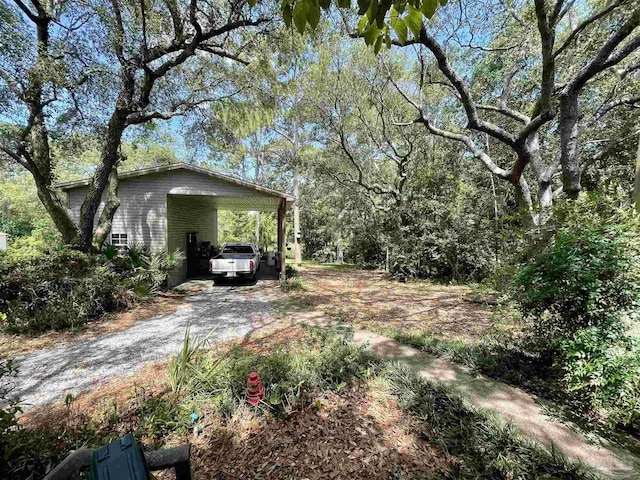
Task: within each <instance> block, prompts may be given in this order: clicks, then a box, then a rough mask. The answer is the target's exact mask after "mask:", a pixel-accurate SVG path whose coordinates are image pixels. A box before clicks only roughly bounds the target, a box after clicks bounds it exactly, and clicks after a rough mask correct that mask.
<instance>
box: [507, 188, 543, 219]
mask: <svg viewBox="0 0 640 480" xmlns="http://www.w3.org/2000/svg"><path fill="white" fill-rule="evenodd" d="M511 184H512V185H513V187H514V189H515V194H516V204H517V205H518V210H519V211H520V216H521V217H522V220H523V221H524V222H525V224H526V225H527V226H529V227H534V226H536V225H537V224H538V216H537V215H536V214H535V212H534V211H533V201H532V200H531V190H530V189H529V184H528V183H527V181H526V180H525V178H524V176H520V179H519V180H518V183H513V182H512V183H511Z"/></svg>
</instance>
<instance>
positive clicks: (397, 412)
mask: <svg viewBox="0 0 640 480" xmlns="http://www.w3.org/2000/svg"><path fill="white" fill-rule="evenodd" d="M319 407H320V408H319ZM423 428H424V425H423V424H421V423H420V422H419V421H417V420H416V419H414V418H413V417H411V416H409V415H407V414H406V413H404V412H403V411H402V410H401V409H400V407H399V406H398V405H397V403H396V402H395V401H394V400H393V399H392V398H391V397H390V396H389V394H388V392H386V391H380V392H375V391H372V390H371V389H369V388H368V387H367V386H366V385H356V386H354V387H349V388H346V389H344V390H342V391H341V392H340V393H328V394H326V395H324V396H323V397H321V399H320V400H318V401H312V402H308V404H307V405H306V406H304V407H303V408H302V409H301V410H300V411H298V412H295V413H293V414H292V415H290V416H289V417H288V418H287V419H284V420H279V419H275V418H272V419H268V420H264V419H263V418H258V417H255V416H253V415H252V413H251V412H250V411H248V410H247V411H246V412H245V418H244V419H241V420H239V421H237V424H236V425H235V426H234V425H233V424H232V425H227V427H226V428H225V429H224V431H223V432H222V433H221V434H220V435H217V436H212V437H211V438H208V439H207V438H203V439H201V441H200V442H199V443H197V444H195V445H194V449H193V451H192V452H193V453H192V465H193V468H194V469H195V471H196V472H197V474H198V476H199V477H200V478H210V479H250V478H276V479H285V478H286V479H290V478H296V479H311V480H315V479H359V478H362V479H364V478H367V479H389V478H412V477H414V476H420V475H423V476H426V477H432V476H433V475H434V474H435V473H436V472H437V471H442V470H446V469H447V460H446V458H447V457H446V455H445V454H444V453H443V452H442V451H439V450H438V449H437V448H436V447H434V446H432V445H430V444H429V443H428V442H427V441H426V440H424V435H422V433H421V431H422V430H421V429H423ZM390 475H398V476H392V477H390ZM399 475H402V476H399Z"/></svg>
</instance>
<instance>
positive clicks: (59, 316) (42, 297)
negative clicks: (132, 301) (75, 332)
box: [0, 250, 123, 333]
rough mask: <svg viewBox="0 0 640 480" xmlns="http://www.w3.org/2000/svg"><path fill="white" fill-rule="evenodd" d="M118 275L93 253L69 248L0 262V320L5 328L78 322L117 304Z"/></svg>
mask: <svg viewBox="0 0 640 480" xmlns="http://www.w3.org/2000/svg"><path fill="white" fill-rule="evenodd" d="M121 288H122V287H121V280H120V277H119V276H118V275H117V274H116V273H114V272H113V271H112V270H111V269H110V268H108V267H107V266H105V265H102V264H100V262H99V261H98V259H97V258H95V257H91V256H89V255H86V254H83V253H80V252H77V251H72V250H62V251H58V252H53V253H51V254H49V255H46V256H43V257H41V258H38V259H30V260H22V261H14V262H7V263H4V264H2V265H0V311H2V312H3V313H4V314H5V315H6V318H5V319H3V320H2V321H1V323H0V325H1V328H2V330H4V331H5V332H9V333H37V332H42V331H45V330H51V329H54V330H59V329H64V328H70V327H71V328H73V327H78V326H81V325H83V324H85V323H86V322H88V321H89V320H90V319H92V318H95V317H97V316H99V315H101V314H103V313H105V312H108V311H112V310H115V309H117V308H120V307H121V306H123V305H122V304H121V301H120V296H119V290H120V289H121Z"/></svg>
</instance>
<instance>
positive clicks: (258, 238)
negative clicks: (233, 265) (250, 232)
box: [256, 212, 260, 246]
mask: <svg viewBox="0 0 640 480" xmlns="http://www.w3.org/2000/svg"><path fill="white" fill-rule="evenodd" d="M256 245H258V246H259V245H260V212H256Z"/></svg>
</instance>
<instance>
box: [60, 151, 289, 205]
mask: <svg viewBox="0 0 640 480" xmlns="http://www.w3.org/2000/svg"><path fill="white" fill-rule="evenodd" d="M176 170H187V171H190V172H195V173H199V174H201V175H205V176H209V177H211V178H215V179H218V180H223V181H225V182H229V183H233V184H236V185H239V186H242V187H245V188H248V189H250V190H254V191H255V192H256V195H251V194H248V195H237V196H226V197H224V196H221V197H217V198H215V199H214V198H211V199H210V201H211V202H213V203H215V204H216V207H217V208H220V209H222V210H227V209H229V210H252V209H256V210H273V209H274V207H275V209H277V203H279V202H276V200H279V199H284V200H285V201H286V202H287V206H290V205H291V204H293V202H294V201H295V197H293V196H291V195H289V194H287V193H283V192H278V191H277V190H272V189H270V188H267V187H263V186H262V185H258V184H256V183H252V182H247V181H246V180H241V179H239V178H236V177H232V176H230V175H225V174H223V173H220V172H216V171H215V170H210V169H208V168H203V167H197V166H195V165H190V164H188V163H184V162H179V163H172V164H169V165H163V166H160V167H151V168H143V169H140V170H131V171H128V172H122V173H119V174H118V179H119V180H126V179H130V178H139V177H144V176H145V175H152V174H157V173H165V172H171V171H176ZM91 180H92V178H91V177H88V178H83V179H80V180H74V181H72V182H63V183H58V184H56V185H55V187H56V188H59V189H60V190H63V191H66V190H72V189H74V188H83V187H86V186H88V185H89V184H90V183H91ZM175 193H177V194H180V193H182V192H175Z"/></svg>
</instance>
